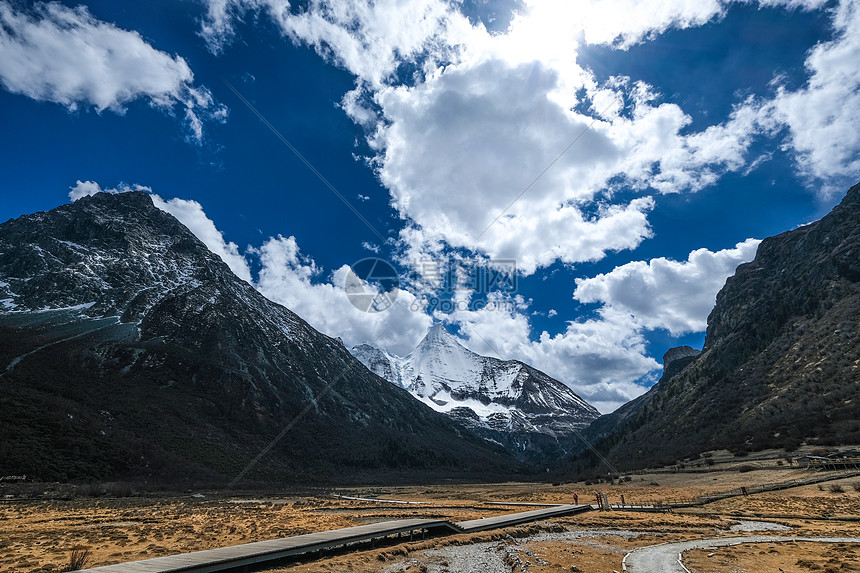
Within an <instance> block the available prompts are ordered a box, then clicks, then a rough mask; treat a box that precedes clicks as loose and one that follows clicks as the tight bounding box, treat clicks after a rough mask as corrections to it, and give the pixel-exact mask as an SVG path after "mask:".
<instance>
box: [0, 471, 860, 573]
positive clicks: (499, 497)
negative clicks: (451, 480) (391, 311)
mask: <svg viewBox="0 0 860 573" xmlns="http://www.w3.org/2000/svg"><path fill="white" fill-rule="evenodd" d="M805 475H808V474H807V472H806V471H805V470H800V469H786V468H763V469H760V470H754V471H745V472H742V473H741V472H738V471H737V469H726V470H725V471H716V472H711V473H701V474H690V473H674V474H672V473H658V474H650V475H634V476H631V481H628V482H622V483H620V484H619V483H617V482H616V483H615V484H611V485H610V484H593V485H589V486H586V485H585V484H583V483H574V484H562V485H556V486H554V485H550V484H531V483H508V484H491V485H487V484H475V485H427V486H409V487H406V486H403V487H390V488H380V487H377V488H351V489H349V490H342V491H339V492H338V493H341V494H344V495H350V496H361V497H378V498H380V499H395V500H405V501H415V502H420V503H418V504H408V505H407V504H393V503H382V502H375V501H356V500H344V499H339V498H336V497H333V496H331V495H326V494H323V493H320V494H318V495H313V496H307V495H303V496H297V495H290V494H288V493H284V492H280V493H279V492H269V493H268V494H267V495H265V496H263V495H260V494H259V493H257V494H254V495H253V496H243V495H230V494H224V493H217V492H203V494H199V493H198V494H196V495H192V494H185V495H181V496H180V495H177V496H172V497H170V496H161V497H127V498H116V499H105V498H95V499H93V498H77V499H71V500H27V499H16V498H13V499H5V500H3V501H2V502H0V571H15V572H33V571H42V572H46V573H47V572H49V571H60V570H62V568H64V567H65V566H67V565H68V563H69V558H70V553H71V551H72V550H73V549H74V548H85V549H88V550H89V559H88V561H87V566H89V567H94V566H98V565H107V564H112V563H120V562H124V561H132V560H139V559H146V558H151V557H158V556H163V555H170V554H176V553H184V552H190V551H198V550H203V549H211V548H215V547H223V546H227V545H235V544H240V543H248V542H252V541H261V540H265V539H274V538H279V537H286V536H292V535H300V534H303V533H312V532H317V531H324V530H328V529H336V528H341V527H349V526H353V525H361V524H365V523H372V522H377V521H386V520H392V519H402V518H413V517H421V518H445V519H450V520H452V521H463V520H468V519H475V518H479V517H487V516H491V515H498V514H501V513H510V512H517V511H525V510H528V509H530V508H528V507H523V508H518V507H511V506H503V505H498V504H496V503H494V502H500V501H507V502H531V503H570V502H572V500H573V492H574V491H577V492H578V493H579V500H580V503H593V500H594V499H595V494H596V493H597V492H598V491H601V492H606V493H607V494H608V496H609V498H610V501H612V502H616V503H617V502H619V501H620V497H621V495H622V494H623V495H624V497H625V501H626V502H627V503H635V502H647V501H649V500H661V499H682V498H691V497H694V496H696V495H701V494H704V493H709V492H712V491H721V490H728V489H733V488H735V487H740V486H742V485H747V486H749V485H754V484H759V483H768V482H775V481H784V480H788V479H793V478H796V477H803V476H805ZM858 489H860V477H856V478H848V479H843V480H839V481H834V482H827V483H825V484H823V485H822V486H821V487H819V486H818V485H810V486H804V487H798V488H793V489H788V490H782V491H776V492H770V493H762V494H756V495H751V496H746V497H736V498H732V499H727V500H723V501H719V502H715V503H712V504H709V505H707V506H704V507H699V508H693V509H689V510H683V511H682V510H679V511H675V512H673V513H658V514H651V513H634V512H589V513H585V514H581V515H577V516H572V517H567V518H560V519H553V520H548V521H543V522H539V523H535V524H529V525H523V526H519V527H516V528H508V529H503V530H496V531H489V532H484V533H480V534H472V535H454V536H448V537H437V538H429V539H426V540H420V541H419V540H416V541H414V542H406V543H400V544H394V545H387V546H380V547H377V548H370V547H369V546H368V547H361V548H357V549H356V550H353V551H349V552H335V553H330V554H326V555H323V556H321V557H318V558H315V559H309V560H307V561H305V562H297V563H294V564H291V565H289V566H282V567H281V568H280V569H278V570H279V571H301V572H308V573H311V572H313V573H321V572H340V571H354V572H370V571H391V572H394V571H410V572H418V571H426V570H428V567H429V568H430V570H440V571H444V570H446V568H447V565H446V563H445V559H450V557H447V558H446V557H445V556H444V555H442V556H440V555H439V554H438V553H439V551H438V550H440V549H444V548H446V547H451V546H463V547H465V546H468V545H472V544H476V543H487V544H492V546H493V547H494V548H495V549H498V550H499V551H502V550H504V551H502V553H506V555H507V557H506V559H507V560H508V561H507V562H508V564H509V565H510V567H511V570H514V569H516V570H527V571H532V572H535V573H543V572H555V571H607V572H611V571H613V570H616V571H620V570H621V560H622V558H623V557H624V555H625V554H626V553H627V552H629V551H630V550H631V549H634V548H636V547H642V546H645V545H653V544H656V543H662V542H665V541H674V540H683V539H695V538H709V537H715V536H720V535H728V534H729V533H728V532H727V530H728V529H729V527H730V526H731V525H732V524H733V523H735V522H736V520H737V519H765V518H766V519H770V520H772V521H778V522H780V523H783V524H786V525H790V526H792V528H793V529H792V530H791V531H789V532H768V534H777V535H782V534H785V535H805V536H840V537H848V536H853V537H857V536H860V491H858ZM201 495H202V497H201ZM574 531H589V532H591V533H589V534H588V535H587V536H583V537H579V538H576V539H573V538H567V539H557V538H552V535H549V534H558V535H562V536H563V535H566V533H565V532H574ZM736 534H737V533H732V535H736ZM770 545H774V547H773V551H771V547H770ZM770 545H765V546H762V545H743V546H738V547H733V548H722V549H719V550H715V551H707V552H700V551H691V552H689V560H687V557H686V556H685V563H687V565H688V566H689V567H690V568H691V570H692V571H757V572H759V571H779V568H780V567H782V569H783V570H785V571H804V570H818V571H827V570H837V569H833V567H834V566H835V565H834V563H836V562H839V564H840V566H843V564H844V568H843V569H838V570H840V571H846V570H847V571H851V570H854V569H851V567H855V568H856V567H857V555H860V548H858V547H857V546H853V545H850V544H848V545H845V546H833V545H829V546H822V545H823V544H815V543H784V544H770ZM434 552H435V553H434ZM762 552H764V553H762ZM708 553H713V555H711V556H710V557H708ZM764 558H767V563H768V567H766V568H761V567H757V564H759V563H763V562H764V561H763V559H764ZM792 560H793V561H792ZM803 564H806V565H803ZM448 565H450V563H449V564H448ZM770 565H773V568H771V567H770ZM523 567H525V569H523ZM818 567H820V568H818ZM434 568H435V569H434ZM828 568H829V569H828ZM452 570H453V569H452Z"/></svg>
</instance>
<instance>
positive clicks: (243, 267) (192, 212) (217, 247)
mask: <svg viewBox="0 0 860 573" xmlns="http://www.w3.org/2000/svg"><path fill="white" fill-rule="evenodd" d="M150 197H152V202H153V203H154V204H155V206H156V207H158V208H159V209H161V210H162V211H166V212H167V213H170V214H171V215H173V216H174V217H176V218H177V219H179V222H180V223H182V224H183V225H185V226H186V227H188V230H189V231H191V232H192V233H194V235H195V236H196V237H197V238H198V239H200V240H201V241H202V242H203V244H204V245H206V246H207V247H208V248H209V250H210V251H212V252H213V253H215V254H216V255H218V256H219V257H221V260H222V261H224V262H225V263H227V266H228V267H230V270H232V271H233V273H235V275H236V276H237V277H239V278H240V279H242V280H245V281H248V282H251V269H250V268H249V267H248V261H247V260H245V257H243V256H242V255H241V254H240V253H239V247H238V246H237V245H236V243H232V242H228V241H226V240H224V234H223V233H221V231H219V230H218V229H217V228H216V227H215V223H214V222H213V221H212V219H210V218H209V217H207V216H206V213H205V212H204V211H203V206H202V205H200V203H198V202H197V201H191V200H188V199H169V200H167V201H165V200H164V199H162V198H161V197H160V196H158V195H156V194H154V193H153V194H151V195H150Z"/></svg>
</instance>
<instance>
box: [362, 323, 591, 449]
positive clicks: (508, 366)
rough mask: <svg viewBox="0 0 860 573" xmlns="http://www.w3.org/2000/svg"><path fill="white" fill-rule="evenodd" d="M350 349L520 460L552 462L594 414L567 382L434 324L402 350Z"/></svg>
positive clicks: (589, 421) (434, 407) (385, 374)
mask: <svg viewBox="0 0 860 573" xmlns="http://www.w3.org/2000/svg"><path fill="white" fill-rule="evenodd" d="M352 353H353V354H354V355H355V356H356V357H357V358H358V359H359V360H360V361H361V362H362V363H363V364H364V365H365V366H367V367H368V368H369V369H370V370H371V371H373V372H375V373H376V374H379V375H380V376H382V377H383V378H385V379H386V380H388V381H390V382H391V383H392V384H395V385H397V386H400V387H402V388H404V389H406V390H408V391H409V392H410V393H411V394H412V395H413V396H415V398H417V399H418V400H420V401H422V402H424V403H425V404H427V405H428V406H430V407H431V408H433V409H435V410H437V411H439V412H444V413H446V414H448V415H449V416H450V417H451V418H453V419H455V420H458V421H459V422H460V423H462V424H463V425H465V426H467V427H468V428H470V429H471V430H473V431H474V432H475V433H477V434H478V435H480V436H483V437H485V438H486V439H487V440H490V441H492V442H496V443H498V444H501V445H503V446H504V447H505V448H506V449H507V450H508V451H509V452H510V453H511V454H512V455H515V456H516V457H517V458H519V459H520V460H522V461H524V462H529V463H541V464H554V463H557V462H558V461H559V460H561V459H563V458H564V457H565V456H566V455H567V454H569V453H570V452H571V451H572V449H573V447H574V446H572V445H571V444H572V442H576V441H578V438H577V433H578V432H579V431H580V430H583V429H585V428H586V427H587V426H588V424H589V423H591V422H592V421H593V420H594V419H596V418H597V417H598V416H599V415H600V413H599V412H598V411H597V410H596V409H595V408H594V407H593V406H592V405H591V404H589V403H588V402H586V401H585V400H583V399H582V398H580V397H579V396H577V395H576V393H574V392H573V390H571V389H570V388H568V387H567V386H565V385H564V384H562V383H561V382H559V381H558V380H556V379H555V378H552V377H551V376H549V375H547V374H545V373H543V372H541V371H540V370H537V369H536V368H533V367H531V366H529V365H528V364H524V363H523V362H520V361H518V360H501V359H498V358H493V357H491V356H481V355H480V354H476V353H474V352H472V351H471V350H469V349H467V348H465V347H464V346H463V345H462V344H460V343H459V342H458V341H457V339H456V338H455V337H454V336H452V335H451V334H449V333H448V332H447V331H446V330H445V328H444V327H443V326H442V325H441V324H437V325H435V326H434V327H433V328H431V329H430V331H429V332H428V333H427V335H426V336H425V337H424V338H423V339H422V340H421V342H419V343H418V346H416V347H415V349H414V350H413V351H412V352H410V353H409V354H408V355H406V356H403V357H401V356H394V355H392V354H389V353H387V352H385V351H384V350H381V349H379V348H375V347H373V346H371V345H368V344H360V345H358V346H356V347H354V348H353V349H352Z"/></svg>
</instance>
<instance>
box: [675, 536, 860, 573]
mask: <svg viewBox="0 0 860 573" xmlns="http://www.w3.org/2000/svg"><path fill="white" fill-rule="evenodd" d="M684 565H686V566H687V567H688V568H689V569H690V570H691V571H709V572H713V573H735V572H738V571H755V572H759V571H816V572H820V573H828V572H832V573H836V572H838V573H842V572H846V571H860V547H858V546H857V545H852V544H847V543H805V542H794V541H791V542H786V543H754V544H748V545H736V546H733V547H720V548H716V549H709V550H705V549H697V550H694V551H687V552H685V553H684Z"/></svg>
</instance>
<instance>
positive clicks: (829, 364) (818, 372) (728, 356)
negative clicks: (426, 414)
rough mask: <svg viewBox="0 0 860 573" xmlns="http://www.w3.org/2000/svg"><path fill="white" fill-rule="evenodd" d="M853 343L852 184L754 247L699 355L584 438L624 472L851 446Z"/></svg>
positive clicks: (857, 312) (856, 273)
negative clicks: (827, 207) (719, 456)
mask: <svg viewBox="0 0 860 573" xmlns="http://www.w3.org/2000/svg"><path fill="white" fill-rule="evenodd" d="M858 341H860V184H858V185H855V186H853V187H852V188H851V189H849V190H848V192H847V194H846V195H845V197H844V198H843V200H842V202H841V203H840V204H839V205H837V206H836V207H834V208H833V210H832V211H831V212H830V213H829V214H827V215H826V216H824V217H823V218H822V219H820V220H818V221H816V222H814V223H811V224H808V225H805V226H803V227H799V228H797V229H794V230H791V231H787V232H785V233H781V234H779V235H776V236H774V237H769V238H767V239H765V240H764V241H762V242H761V244H760V245H759V247H758V251H757V253H756V256H755V259H754V260H753V261H751V262H749V263H744V264H742V265H740V266H738V268H737V270H736V272H735V274H734V275H733V276H731V277H729V278H728V279H727V280H726V284H725V286H724V287H723V288H722V289H721V290H720V292H719V293H718V294H717V297H716V305H715V307H714V309H713V311H712V312H711V314H710V316H709V317H708V328H707V333H706V338H705V344H704V347H703V350H702V352H701V354H699V355H698V356H695V357H691V358H688V359H687V360H688V362H687V363H686V364H683V365H681V366H682V367H681V368H674V369H673V370H674V371H672V372H669V371H667V372H666V373H664V376H663V378H662V379H661V380H660V382H659V383H658V384H657V385H655V386H654V387H653V388H652V389H651V390H650V391H649V392H648V393H646V394H645V395H644V396H642V397H640V398H638V399H637V400H636V401H634V402H632V403H629V404H627V405H625V406H623V407H622V409H619V410H620V411H619V412H618V413H617V415H615V416H614V417H612V418H606V419H602V420H598V422H596V423H595V424H594V425H593V426H592V428H590V429H589V431H588V432H586V433H587V434H589V435H590V436H591V437H592V439H595V440H598V442H597V447H598V449H600V450H602V451H603V452H604V455H606V456H607V457H608V458H609V459H611V460H613V461H614V462H615V463H617V464H619V465H620V466H628V467H629V466H631V465H632V463H631V462H632V461H633V460H635V464H636V465H638V466H640V467H641V466H642V465H655V464H656V465H662V464H669V463H674V462H675V461H677V460H679V459H682V458H685V457H696V456H698V455H699V454H700V453H701V452H704V451H707V450H713V449H723V448H727V449H730V450H732V451H734V452H736V453H738V454H741V455H742V454H744V453H745V452H749V451H755V450H761V449H766V448H785V449H786V450H792V449H794V448H796V447H797V446H798V445H800V444H801V443H803V442H806V443H808V444H822V445H835V444H839V443H857V442H860V425H858V423H857V420H858V419H860V404H858V403H857V401H856V400H855V393H856V385H857V382H858V381H860V343H858ZM589 459H590V455H589V454H585V456H584V457H583V458H581V459H580V460H579V461H578V462H576V463H575V467H579V468H584V467H587V466H588V464H595V463H596V461H595V460H593V459H591V460H590V461H588V460H589Z"/></svg>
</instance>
